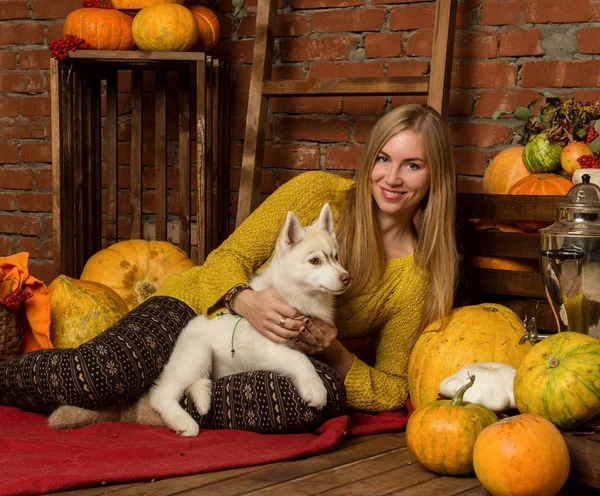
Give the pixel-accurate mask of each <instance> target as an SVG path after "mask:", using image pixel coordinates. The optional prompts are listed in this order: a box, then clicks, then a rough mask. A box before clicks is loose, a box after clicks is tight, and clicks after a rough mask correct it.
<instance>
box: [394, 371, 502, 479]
mask: <svg viewBox="0 0 600 496" xmlns="http://www.w3.org/2000/svg"><path fill="white" fill-rule="evenodd" d="M475 380H476V377H475V376H469V382H467V383H466V384H465V385H464V386H463V387H462V388H460V389H459V390H458V391H457V392H456V394H455V395H454V398H452V399H451V400H439V401H432V402H431V403H427V404H426V405H423V406H421V407H420V408H417V410H416V411H415V412H414V413H413V414H412V415H411V416H410V418H409V420H408V424H407V425H406V446H407V447H408V449H409V450H410V452H411V453H412V454H413V456H414V457H415V458H416V459H417V461H418V462H419V463H420V464H421V465H423V466H424V467H426V468H428V469H429V470H431V471H432V472H435V473H437V474H444V475H465V474H470V473H471V472H473V446H474V444H475V440H476V439H477V436H478V435H479V433H480V432H481V431H482V430H483V429H484V428H486V427H487V426H488V425H491V424H493V423H494V422H497V421H498V417H496V414H495V413H494V412H492V411H491V410H489V409H487V408H486V407H484V406H481V405H477V404H475V403H465V402H464V401H463V396H464V394H465V391H466V390H467V389H469V388H470V387H471V386H472V385H473V382H474V381H475Z"/></svg>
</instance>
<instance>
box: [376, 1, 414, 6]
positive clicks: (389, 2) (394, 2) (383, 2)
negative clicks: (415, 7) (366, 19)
mask: <svg viewBox="0 0 600 496" xmlns="http://www.w3.org/2000/svg"><path fill="white" fill-rule="evenodd" d="M422 2H423V0H371V3H372V4H373V5H375V4H385V5H393V4H398V3H422Z"/></svg>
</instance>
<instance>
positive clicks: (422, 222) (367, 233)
mask: <svg viewBox="0 0 600 496" xmlns="http://www.w3.org/2000/svg"><path fill="white" fill-rule="evenodd" d="M405 130H412V131H413V132H415V133H416V134H417V135H418V136H419V137H420V138H421V146H422V148H423V154H424V157H423V158H424V159H425V162H426V163H427V165H428V166H429V171H430V178H431V179H430V181H431V183H430V188H429V192H428V194H427V195H426V196H425V198H424V199H423V201H422V202H421V205H419V208H418V212H416V215H417V217H418V219H419V220H418V221H417V223H416V226H414V227H415V234H416V235H417V239H418V243H417V247H416V250H415V255H414V259H415V264H416V265H417V266H418V267H422V268H424V269H426V270H427V271H428V273H429V276H430V287H429V292H428V295H427V298H426V302H425V306H424V313H423V318H422V322H421V325H422V327H424V326H426V325H428V324H429V323H431V322H432V321H433V320H436V319H438V318H441V317H443V316H444V315H446V313H447V312H448V311H449V310H450V308H451V307H452V302H453V298H454V290H455V284H456V276H457V267H458V255H457V250H456V237H455V211H456V187H455V174H454V165H453V161H452V149H451V145H450V137H449V135H448V127H447V125H446V123H445V122H444V121H443V120H442V118H441V116H440V115H439V114H438V113H437V112H436V111H435V110H434V109H432V108H431V107H427V106H422V105H416V104H414V105H413V104H411V105H404V106H401V107H398V108H396V109H394V110H392V111H390V112H388V113H387V114H385V115H384V116H383V117H382V118H381V119H379V121H378V122H377V123H376V124H375V126H374V127H373V130H372V131H371V134H370V136H369V139H368V140H367V143H366V145H365V149H364V153H363V157H362V162H361V166H360V168H359V170H358V173H357V177H356V184H355V186H354V187H353V188H352V189H351V190H350V191H349V193H348V197H347V199H346V203H345V206H344V211H343V212H342V215H341V216H340V219H339V222H338V240H339V243H340V257H341V261H342V263H343V264H344V265H345V267H346V269H348V271H349V272H350V273H351V274H352V286H351V287H350V290H349V291H348V292H347V293H348V294H347V295H344V298H349V297H352V296H353V295H356V294H360V293H362V292H364V291H368V290H369V289H370V288H373V287H375V286H376V285H377V281H379V279H380V277H381V275H382V273H383V270H384V268H385V262H386V260H385V256H384V252H383V246H382V243H381V236H380V231H379V225H378V222H377V204H376V203H375V201H374V200H373V196H372V194H371V173H372V171H373V167H374V166H375V162H376V159H377V156H378V154H379V152H380V151H381V149H382V148H383V146H384V145H385V144H386V143H387V142H388V140H389V139H390V138H391V137H392V136H394V135H396V134H398V133H399V132H401V131H405Z"/></svg>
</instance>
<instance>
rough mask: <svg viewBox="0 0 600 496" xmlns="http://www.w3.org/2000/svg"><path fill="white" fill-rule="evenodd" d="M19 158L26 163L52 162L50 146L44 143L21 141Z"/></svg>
mask: <svg viewBox="0 0 600 496" xmlns="http://www.w3.org/2000/svg"><path fill="white" fill-rule="evenodd" d="M21 158H22V159H23V162H26V163H28V162H29V163H31V162H34V163H38V162H47V163H50V162H52V146H51V145H50V143H48V142H44V143H23V144H22V145H21Z"/></svg>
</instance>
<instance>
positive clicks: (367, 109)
mask: <svg viewBox="0 0 600 496" xmlns="http://www.w3.org/2000/svg"><path fill="white" fill-rule="evenodd" d="M385 102H386V98H385V97H384V96H346V97H344V104H343V105H344V114H346V115H381V113H382V112H383V109H384V108H385Z"/></svg>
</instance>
